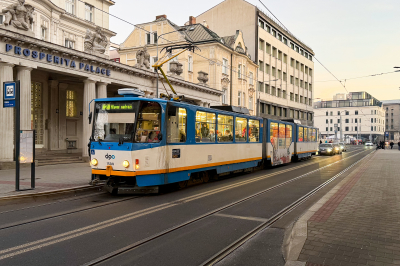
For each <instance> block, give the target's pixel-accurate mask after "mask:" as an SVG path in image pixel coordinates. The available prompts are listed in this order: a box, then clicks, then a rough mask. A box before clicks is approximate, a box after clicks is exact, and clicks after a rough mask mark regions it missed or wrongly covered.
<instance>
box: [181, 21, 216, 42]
mask: <svg viewBox="0 0 400 266" xmlns="http://www.w3.org/2000/svg"><path fill="white" fill-rule="evenodd" d="M180 28H186V29H187V30H186V31H182V33H184V34H185V35H186V36H187V37H188V39H189V40H190V41H191V42H193V43H201V42H210V41H216V42H221V37H219V36H218V34H216V33H215V32H213V31H212V30H210V29H208V28H207V27H205V26H204V25H203V24H192V25H186V26H182V27H180ZM191 28H193V30H189V29H191Z"/></svg>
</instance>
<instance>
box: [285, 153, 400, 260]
mask: <svg viewBox="0 0 400 266" xmlns="http://www.w3.org/2000/svg"><path fill="white" fill-rule="evenodd" d="M399 166H400V152H399V151H398V150H395V149H393V150H378V151H377V152H375V154H373V155H372V156H370V157H369V158H368V159H365V160H364V161H363V162H362V163H360V164H359V165H358V166H357V169H356V170H354V171H353V172H352V173H351V174H350V175H349V176H347V177H346V178H345V179H344V180H342V182H341V183H340V184H338V185H337V186H336V187H335V188H334V189H333V190H332V191H331V192H330V193H328V194H327V195H326V196H325V197H324V198H322V199H321V200H320V201H319V202H318V203H316V204H315V205H314V206H313V207H312V208H310V210H309V211H307V212H306V213H305V214H304V215H303V216H302V217H301V218H300V219H299V220H298V222H296V224H295V226H294V227H293V230H292V236H293V235H296V234H297V238H296V237H292V241H291V242H293V243H294V244H293V243H291V246H290V248H289V249H290V250H289V253H288V258H287V263H286V265H307V266H320V265H327V266H347V265H349V266H365V265H376V266H386V265H400V171H399ZM302 228H303V230H304V233H306V234H305V236H303V237H304V239H305V238H306V240H305V242H304V240H303V243H304V245H303V246H302V248H301V245H299V244H300V242H301V241H299V240H301V238H302V236H301V235H302V234H301V233H299V232H300V231H301V230H302ZM296 230H298V232H297V233H296V232H295V231H296ZM296 245H297V248H296ZM298 247H300V248H298ZM296 249H297V254H296ZM300 250H301V251H300Z"/></svg>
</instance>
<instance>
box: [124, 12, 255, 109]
mask: <svg viewBox="0 0 400 266" xmlns="http://www.w3.org/2000/svg"><path fill="white" fill-rule="evenodd" d="M161 35H162V36H161ZM187 40H189V41H190V42H192V43H194V44H195V45H196V46H197V47H198V48H199V49H200V50H196V51H195V52H194V53H193V52H190V51H186V52H184V53H182V54H180V55H179V56H178V57H175V58H174V59H173V61H170V62H169V63H168V64H166V65H164V66H163V70H164V72H165V73H167V75H169V76H171V77H175V78H178V79H182V80H185V81H189V82H193V83H199V84H201V85H204V86H207V87H209V88H212V89H215V90H218V91H220V92H221V97H220V102H219V103H215V102H211V101H209V100H207V99H194V100H197V102H198V104H200V105H203V106H210V105H214V104H221V103H222V104H226V105H230V104H232V105H235V106H242V107H246V108H248V109H249V110H250V113H252V114H255V108H256V107H255V100H254V99H255V97H254V96H253V95H254V93H255V83H256V80H255V78H256V73H257V68H258V66H257V64H255V63H254V62H253V61H252V60H251V58H250V56H249V54H248V52H247V48H246V46H245V42H244V39H243V33H242V32H241V31H236V33H235V34H234V35H231V36H226V37H220V36H218V35H217V34H216V33H215V32H213V31H211V30H210V29H209V28H208V26H207V25H206V24H205V23H196V18H194V17H190V18H189V22H188V23H186V25H185V26H178V25H176V24H174V23H173V22H171V21H170V20H168V19H167V16H165V15H162V16H157V17H156V20H154V21H152V22H149V23H143V24H139V25H137V27H136V28H135V30H133V31H132V33H131V34H130V35H129V37H128V38H127V39H126V40H125V42H124V43H122V44H121V45H120V49H119V53H120V61H121V63H124V64H127V65H130V66H136V67H141V68H144V69H152V65H153V64H154V63H155V62H156V61H157V51H158V57H161V56H163V54H164V51H163V52H162V53H161V52H160V51H161V50H162V49H163V48H164V47H166V46H168V45H171V43H174V44H183V43H187ZM157 42H158V47H157ZM231 69H232V71H231ZM160 86H162V85H160ZM161 88H162V90H163V87H161ZM160 91H161V89H160Z"/></svg>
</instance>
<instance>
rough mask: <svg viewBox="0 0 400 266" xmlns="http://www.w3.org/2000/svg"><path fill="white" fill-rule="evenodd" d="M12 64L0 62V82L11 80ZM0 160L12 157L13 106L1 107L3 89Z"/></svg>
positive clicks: (5, 160)
mask: <svg viewBox="0 0 400 266" xmlns="http://www.w3.org/2000/svg"><path fill="white" fill-rule="evenodd" d="M13 67H14V65H13V64H8V63H0V84H1V86H3V82H4V81H13V80H14V78H13ZM0 91H1V95H0V125H1V129H0V162H12V161H13V159H14V142H13V137H14V130H13V127H14V108H3V93H4V92H3V89H0Z"/></svg>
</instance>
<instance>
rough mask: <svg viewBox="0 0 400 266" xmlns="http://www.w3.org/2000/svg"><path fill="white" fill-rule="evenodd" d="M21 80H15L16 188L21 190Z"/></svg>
mask: <svg viewBox="0 0 400 266" xmlns="http://www.w3.org/2000/svg"><path fill="white" fill-rule="evenodd" d="M20 105H21V98H20V82H19V80H17V81H16V82H15V141H14V143H15V145H14V147H15V190H16V191H19V155H20V131H21V130H20V125H21V110H20V109H21V108H20Z"/></svg>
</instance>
